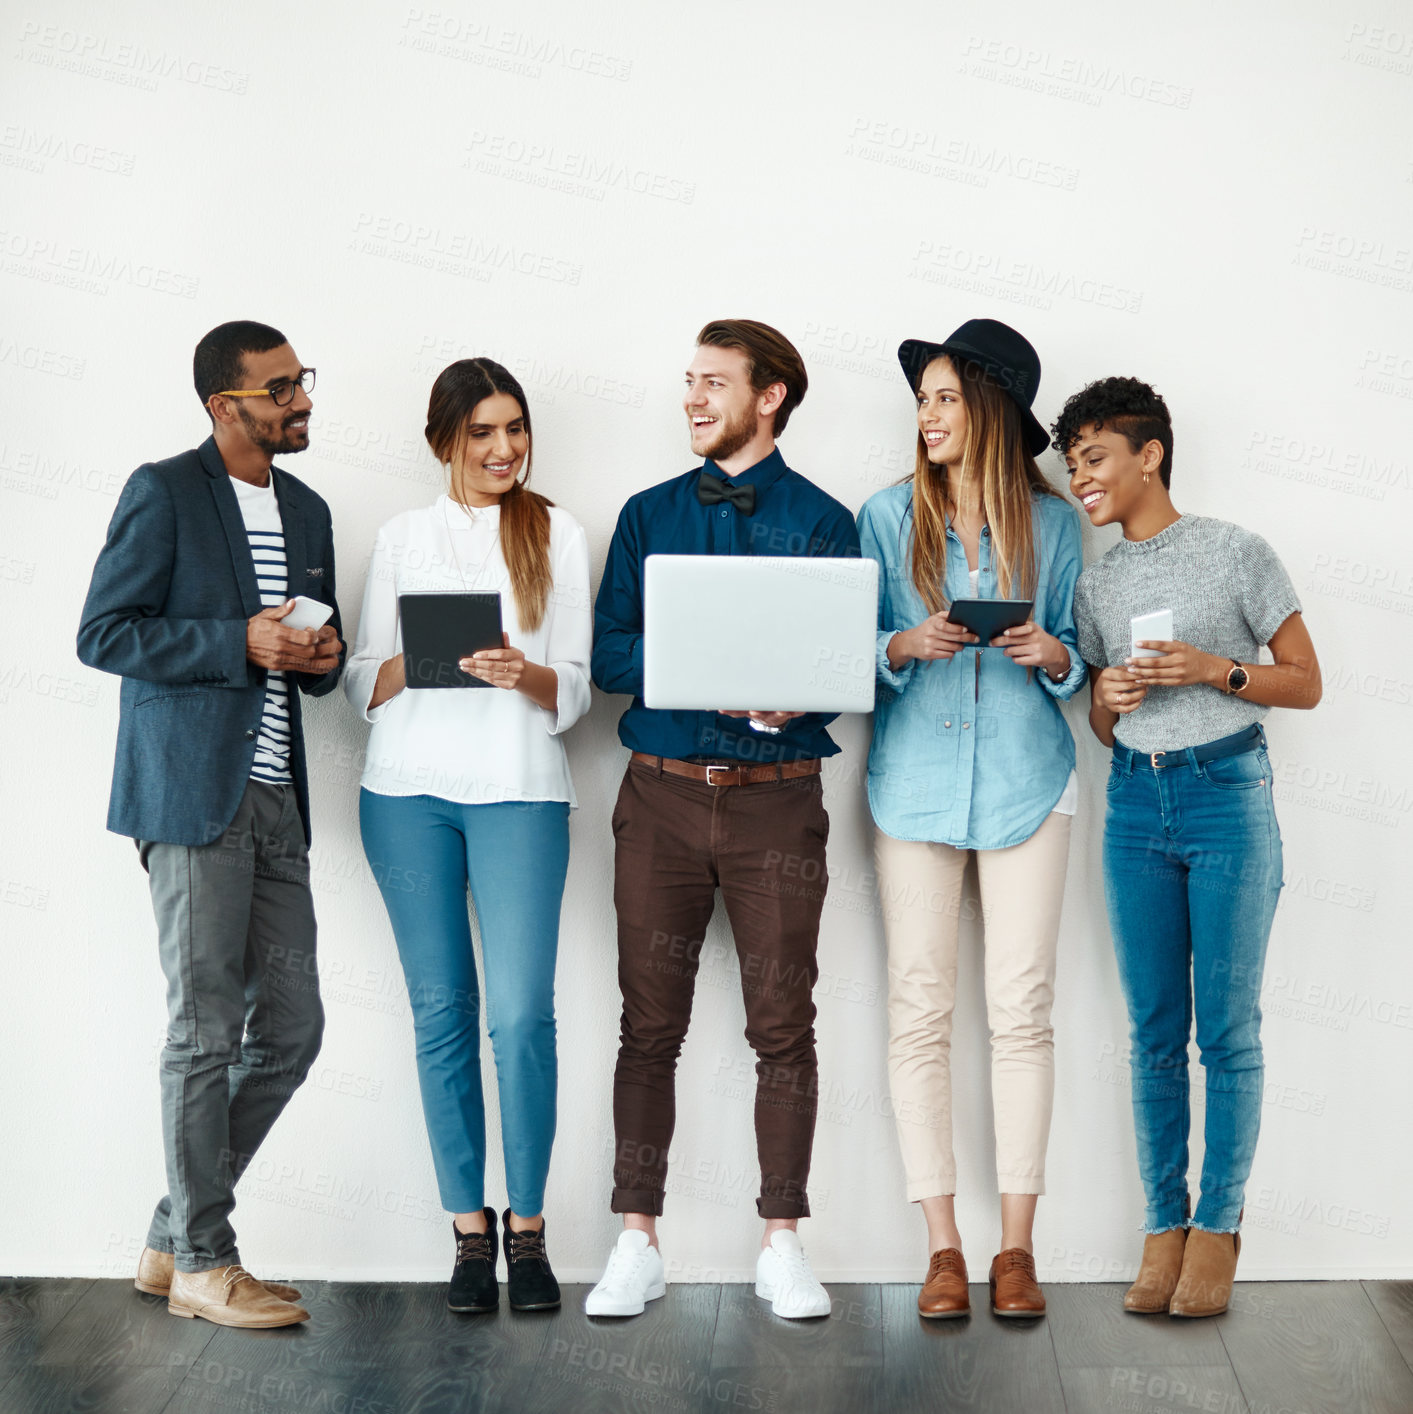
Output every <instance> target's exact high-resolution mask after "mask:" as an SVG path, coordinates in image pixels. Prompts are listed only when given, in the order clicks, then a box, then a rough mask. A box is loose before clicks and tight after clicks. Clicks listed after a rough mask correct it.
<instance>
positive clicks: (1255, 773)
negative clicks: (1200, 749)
mask: <svg viewBox="0 0 1413 1414" xmlns="http://www.w3.org/2000/svg"><path fill="white" fill-rule="evenodd" d="M1198 769H1199V771H1201V773H1202V779H1203V780H1204V781H1206V782H1207V784H1208V785H1212V786H1216V788H1217V789H1218V790H1260V789H1261V787H1262V786H1264V785H1265V784H1266V782H1267V781H1268V780H1269V779H1270V774H1271V772H1270V767H1269V766H1268V765H1267V764H1266V761H1265V757H1264V753H1262V752H1259V751H1239V752H1237V754H1236V755H1235V756H1218V757H1217V758H1216V759H1215V760H1214V761H1204V762H1202V764H1201V766H1199V767H1198Z"/></svg>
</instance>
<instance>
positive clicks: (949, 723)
mask: <svg viewBox="0 0 1413 1414" xmlns="http://www.w3.org/2000/svg"><path fill="white" fill-rule="evenodd" d="M942 725H943V726H944V727H950V726H951V725H952V724H951V722H943V723H942Z"/></svg>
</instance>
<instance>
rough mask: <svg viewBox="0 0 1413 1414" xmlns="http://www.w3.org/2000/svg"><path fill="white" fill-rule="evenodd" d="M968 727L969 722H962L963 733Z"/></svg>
mask: <svg viewBox="0 0 1413 1414" xmlns="http://www.w3.org/2000/svg"><path fill="white" fill-rule="evenodd" d="M969 726H971V723H970V722H963V723H962V730H963V731H966V729H967V728H968V727H969Z"/></svg>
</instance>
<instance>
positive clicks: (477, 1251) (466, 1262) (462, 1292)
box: [446, 1208, 500, 1314]
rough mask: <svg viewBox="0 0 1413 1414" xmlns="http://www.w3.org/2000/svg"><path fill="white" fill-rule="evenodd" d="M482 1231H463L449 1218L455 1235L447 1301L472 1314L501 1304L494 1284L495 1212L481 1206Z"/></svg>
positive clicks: (452, 1232) (455, 1309)
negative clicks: (453, 1258) (484, 1223)
mask: <svg viewBox="0 0 1413 1414" xmlns="http://www.w3.org/2000/svg"><path fill="white" fill-rule="evenodd" d="M482 1212H484V1213H485V1215H486V1230H485V1232H462V1231H461V1229H460V1228H458V1227H457V1225H456V1220H455V1219H453V1220H452V1224H451V1235H452V1236H453V1237H454V1238H455V1239H456V1266H454V1267H453V1268H452V1270H451V1287H450V1289H449V1290H448V1291H447V1294H446V1304H447V1305H448V1306H450V1307H451V1309H452V1310H453V1311H460V1312H464V1313H468V1314H474V1313H476V1312H479V1311H494V1310H495V1309H496V1307H497V1306H499V1305H500V1287H499V1286H498V1285H497V1284H496V1256H497V1255H498V1254H497V1252H496V1214H495V1209H494V1208H483V1209H482Z"/></svg>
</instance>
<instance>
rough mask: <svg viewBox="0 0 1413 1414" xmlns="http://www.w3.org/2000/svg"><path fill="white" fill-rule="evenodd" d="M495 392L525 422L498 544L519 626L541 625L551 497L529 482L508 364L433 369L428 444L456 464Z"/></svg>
mask: <svg viewBox="0 0 1413 1414" xmlns="http://www.w3.org/2000/svg"><path fill="white" fill-rule="evenodd" d="M496 393H506V394H508V395H509V396H510V397H512V398H514V399H515V401H516V402H517V403H519V404H520V419H521V421H522V422H523V423H524V424H525V440H526V442H527V443H528V444H529V447H528V449H527V451H526V454H525V470H524V472H523V473H522V474H521V475H520V476H519V477H518V478H517V480H516V481H515V482H514V484H512V485H511V487H510V489H509V490H507V491H506V492H505V494H504V495H502V496H501V498H500V548H501V551H502V553H503V554H504V555H505V565H506V568H507V569H508V570H509V571H510V587H511V589H512V590H513V591H514V593H515V613H516V617H517V618H518V619H519V620H520V627H521V628H522V629H526V630H530V629H536V628H539V626H540V624H541V623H542V622H543V621H544V617H545V606H546V605H547V604H548V602H549V595H550V590H551V589H553V588H554V577H553V575H552V573H551V571H550V553H549V547H550V518H549V508H550V507H551V506H552V505H554V502H553V501H551V500H549V499H548V498H547V497H545V496H541V495H540V494H539V492H537V491H531V490H530V489H529V487H528V485H527V483H528V482H529V480H530V461H531V458H532V456H533V454H534V447H535V443H534V437H533V436H532V434H531V432H530V408H529V405H528V404H527V403H526V401H525V390H524V389H523V388H522V387H521V386H520V384H519V382H518V381H517V379H516V377H515V375H514V374H513V373H511V372H510V370H509V369H507V368H503V367H502V366H501V365H500V364H498V363H496V362H495V361H494V360H492V359H489V358H463V359H458V360H457V361H456V362H455V363H452V364H448V365H447V367H445V368H444V369H442V371H441V372H440V373H439V374H437V381H436V382H435V383H433V384H432V397H431V400H430V401H429V402H428V404H427V428H426V435H427V445H428V446H429V447H430V448H431V449H432V455H433V456H434V457H436V459H437V460H438V461H439V462H441V463H442V464H443V465H445V466H450V467H455V466H456V464H457V462H458V460H459V459H460V456H461V451H462V448H463V446H464V445H465V441H466V428H467V425H468V424H469V423H470V422H471V420H472V414H473V413H474V412H475V411H476V408H477V406H478V405H479V404H480V403H481V402H483V401H484V400H485V399H486V398H489V397H493V396H494V395H495V394H496Z"/></svg>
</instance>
